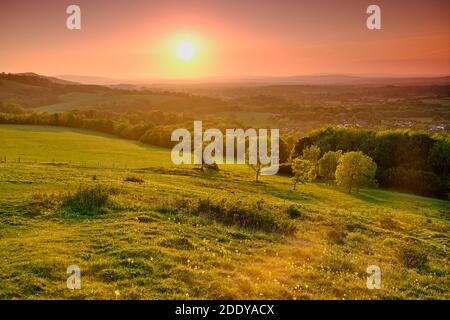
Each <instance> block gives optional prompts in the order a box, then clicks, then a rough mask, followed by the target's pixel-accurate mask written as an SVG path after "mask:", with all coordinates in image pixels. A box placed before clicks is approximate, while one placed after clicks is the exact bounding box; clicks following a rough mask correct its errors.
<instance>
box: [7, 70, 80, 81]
mask: <svg viewBox="0 0 450 320" xmlns="http://www.w3.org/2000/svg"><path fill="white" fill-rule="evenodd" d="M13 74H15V75H18V76H29V77H36V78H40V79H47V80H49V81H51V82H53V83H59V84H80V83H79V82H74V81H68V80H64V79H60V78H56V77H49V76H44V75H41V74H37V73H34V72H21V73H13Z"/></svg>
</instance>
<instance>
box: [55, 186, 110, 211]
mask: <svg viewBox="0 0 450 320" xmlns="http://www.w3.org/2000/svg"><path fill="white" fill-rule="evenodd" d="M110 193H111V190H110V189H108V188H105V187H102V186H95V187H84V188H82V187H80V189H79V190H78V191H77V192H76V193H75V194H70V193H69V194H68V195H67V196H66V197H65V199H64V201H63V205H62V207H63V208H66V209H68V210H70V211H72V212H74V213H77V214H81V215H96V214H99V213H103V212H105V209H106V205H107V204H108V199H109V195H110Z"/></svg>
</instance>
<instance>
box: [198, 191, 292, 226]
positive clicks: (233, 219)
mask: <svg viewBox="0 0 450 320" xmlns="http://www.w3.org/2000/svg"><path fill="white" fill-rule="evenodd" d="M189 213H190V214H195V215H200V216H205V217H207V218H210V219H213V220H215V221H218V222H221V223H224V224H227V225H236V226H239V227H242V228H246V229H250V230H261V231H266V232H280V233H287V234H288V233H293V232H294V231H295V230H296V228H295V226H294V225H293V224H292V223H290V222H289V221H287V220H284V219H282V218H281V217H279V216H277V215H275V213H274V212H273V211H268V210H267V209H265V208H263V207H262V206H261V203H259V202H257V203H255V204H253V205H244V204H243V203H242V202H240V201H237V202H231V201H230V202H227V201H220V202H217V203H214V202H212V201H211V200H209V199H200V200H198V202H197V203H195V204H193V205H192V206H191V207H190V212H189Z"/></svg>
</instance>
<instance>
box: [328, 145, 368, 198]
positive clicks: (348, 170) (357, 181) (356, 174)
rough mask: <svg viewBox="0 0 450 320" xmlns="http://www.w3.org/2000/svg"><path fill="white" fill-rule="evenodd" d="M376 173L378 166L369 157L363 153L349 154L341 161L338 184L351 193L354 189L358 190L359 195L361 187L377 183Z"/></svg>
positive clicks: (337, 174)
mask: <svg viewBox="0 0 450 320" xmlns="http://www.w3.org/2000/svg"><path fill="white" fill-rule="evenodd" d="M376 171H377V165H376V163H375V162H373V160H372V158H370V157H369V156H366V155H365V154H364V153H362V152H361V151H352V152H347V153H344V155H342V157H341V158H340V159H339V163H338V166H337V168H336V182H337V184H338V185H339V186H343V187H345V188H347V189H348V192H349V193H350V192H351V191H352V188H356V193H358V191H359V188H360V187H361V186H363V185H368V184H371V183H374V182H375V172H376Z"/></svg>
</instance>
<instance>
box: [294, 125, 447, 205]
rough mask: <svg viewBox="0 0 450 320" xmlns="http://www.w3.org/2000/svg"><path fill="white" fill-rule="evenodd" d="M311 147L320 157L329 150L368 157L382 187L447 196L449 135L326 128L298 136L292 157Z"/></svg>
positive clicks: (424, 132)
mask: <svg viewBox="0 0 450 320" xmlns="http://www.w3.org/2000/svg"><path fill="white" fill-rule="evenodd" d="M312 146H316V147H317V149H318V150H319V151H318V153H319V156H322V155H325V154H326V153H328V152H329V151H333V152H339V151H340V152H342V153H346V152H351V151H356V152H358V151H360V152H362V153H363V154H365V155H367V156H369V157H370V158H371V159H373V161H374V162H375V164H376V166H377V169H376V174H375V178H376V180H377V181H378V183H379V185H380V186H381V187H383V188H386V189H394V190H399V191H403V192H409V193H414V194H418V195H424V196H431V197H438V198H443V199H448V193H449V184H450V137H449V135H448V134H433V133H430V132H427V131H413V130H381V131H375V130H364V129H343V128H335V127H328V128H323V129H319V130H315V131H312V132H311V133H310V134H308V135H307V136H305V137H303V138H301V139H299V140H298V141H297V143H296V144H295V147H294V150H293V153H292V159H295V158H298V157H302V156H304V155H303V153H304V152H305V150H308V149H309V148H311V147H312ZM316 152H317V151H316ZM336 175H337V172H336Z"/></svg>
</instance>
